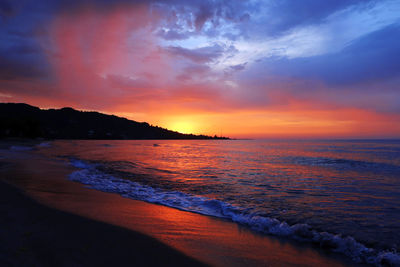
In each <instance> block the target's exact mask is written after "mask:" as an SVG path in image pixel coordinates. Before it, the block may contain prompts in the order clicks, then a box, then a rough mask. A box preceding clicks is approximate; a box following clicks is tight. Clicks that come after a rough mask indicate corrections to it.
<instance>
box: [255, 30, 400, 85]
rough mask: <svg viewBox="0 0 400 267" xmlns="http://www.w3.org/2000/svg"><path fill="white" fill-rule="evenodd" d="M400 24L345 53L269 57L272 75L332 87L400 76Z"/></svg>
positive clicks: (364, 39)
mask: <svg viewBox="0 0 400 267" xmlns="http://www.w3.org/2000/svg"><path fill="white" fill-rule="evenodd" d="M398 47H400V24H393V25H390V26H388V27H385V28H384V29H381V30H378V31H375V32H373V33H371V34H368V35H366V36H363V37H361V38H359V39H357V40H355V41H353V42H352V43H350V44H349V45H348V46H347V47H345V48H344V49H343V50H341V51H339V52H337V53H332V54H324V55H318V56H312V57H303V58H294V59H287V58H266V59H265V60H264V61H263V63H262V64H261V66H259V67H264V68H266V69H267V70H268V73H270V75H271V74H272V75H279V76H286V77H296V78H301V79H316V80H320V81H322V82H324V83H326V84H328V85H332V86H345V85H351V84H357V83H366V82H371V81H379V80H386V79H390V78H393V77H396V76H398V75H399V74H400V54H399V53H398Z"/></svg>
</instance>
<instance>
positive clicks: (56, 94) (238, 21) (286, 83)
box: [0, 0, 400, 138]
mask: <svg viewBox="0 0 400 267" xmlns="http://www.w3.org/2000/svg"><path fill="white" fill-rule="evenodd" d="M399 49H400V1H399V0H381V1H376V0H370V1H369V0H327V1H316V0H302V1H298V0H281V1H279V0H250V1H244V0H243V1H228V0H192V1H184V0H170V1H167V0H160V1H152V0H138V1H128V0H115V1H111V0H80V1H78V0H59V1H56V0H35V1H34V0H19V1H7V0H0V102H24V103H28V104H31V105H35V106H39V107H41V108H60V107H65V106H69V107H73V108H76V109H80V110H96V111H100V112H104V113H107V114H116V115H118V116H123V117H127V118H129V119H133V120H136V121H146V122H148V123H150V124H152V125H158V126H161V127H165V128H168V129H172V130H176V131H180V132H184V133H195V134H209V135H214V134H216V135H224V136H230V137H235V138H400V50H399Z"/></svg>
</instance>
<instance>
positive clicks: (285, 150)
mask: <svg viewBox="0 0 400 267" xmlns="http://www.w3.org/2000/svg"><path fill="white" fill-rule="evenodd" d="M14 149H16V150H18V149H23V148H21V147H20V148H18V147H15V148H14ZM36 149H37V150H38V152H39V153H41V154H43V155H45V156H48V157H53V158H57V159H62V160H65V161H66V162H68V164H71V165H73V166H75V167H76V170H75V171H74V172H73V173H71V174H70V176H69V179H70V180H72V181H76V182H79V183H82V184H84V185H86V186H87V187H90V188H93V189H96V190H100V191H104V192H112V193H115V194H119V195H121V196H123V197H126V198H131V199H136V200H141V201H146V202H150V203H155V204H159V205H165V206H168V207H172V208H176V209H179V210H184V211H189V212H195V213H199V214H203V215H205V216H213V217H218V218H224V219H226V220H230V221H232V222H235V223H237V224H240V225H242V226H244V227H248V228H250V229H252V230H253V231H254V232H257V233H259V234H262V235H274V236H279V237H281V238H285V239H288V240H296V242H304V243H309V244H311V245H312V246H316V247H319V248H321V249H323V250H328V251H330V252H333V253H339V254H342V255H344V256H345V257H349V258H350V259H351V260H353V261H354V262H357V263H366V264H371V265H376V266H400V252H399V250H400V140H123V141H115V140H113V141H98V140H96V141H81V140H77V141H74V140H58V141H52V142H44V143H42V144H40V145H38V146H37V147H36Z"/></svg>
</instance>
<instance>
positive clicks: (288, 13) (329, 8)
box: [250, 0, 376, 35]
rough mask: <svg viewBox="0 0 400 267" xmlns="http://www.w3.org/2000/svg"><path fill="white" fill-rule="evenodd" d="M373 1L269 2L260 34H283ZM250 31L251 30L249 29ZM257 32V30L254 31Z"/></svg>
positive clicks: (261, 22) (364, 5)
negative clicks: (351, 7) (348, 8)
mask: <svg viewBox="0 0 400 267" xmlns="http://www.w3.org/2000/svg"><path fill="white" fill-rule="evenodd" d="M374 2H376V1H374V0H335V1H315V0H302V1H296V0H283V1H270V2H269V4H267V8H266V9H265V14H262V16H263V19H262V20H261V21H260V22H259V23H260V24H259V26H260V27H259V28H258V30H259V31H260V33H261V34H268V35H276V34H280V33H283V32H285V31H287V30H289V29H291V28H293V27H297V26H304V25H309V24H319V23H321V22H322V21H324V20H325V19H326V17H328V16H329V15H331V14H333V13H335V12H337V11H339V10H342V9H345V8H347V7H350V6H355V5H358V8H365V7H367V6H370V5H372V4H373V3H374ZM250 30H251V29H250ZM256 30H257V29H256Z"/></svg>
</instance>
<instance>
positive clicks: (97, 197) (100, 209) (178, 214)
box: [1, 152, 354, 266]
mask: <svg viewBox="0 0 400 267" xmlns="http://www.w3.org/2000/svg"><path fill="white" fill-rule="evenodd" d="M6 153H7V152H6ZM1 160H2V161H4V156H3V159H1ZM6 161H8V162H10V163H9V165H8V167H6V168H4V167H3V168H1V169H2V171H1V172H2V177H5V178H6V180H7V181H8V182H10V183H12V184H15V185H17V186H18V187H19V188H21V189H22V190H23V191H24V192H26V194H27V195H29V196H30V197H32V198H33V199H35V200H36V201H38V202H39V203H41V204H43V205H46V206H50V207H51V208H53V209H57V210H62V211H65V212H69V213H72V214H77V215H79V216H83V217H87V218H89V219H93V220H96V221H101V222H104V223H107V224H111V225H115V226H119V227H123V228H126V229H129V230H130V231H136V232H140V233H142V234H144V235H146V236H151V237H153V238H156V239H158V240H160V241H161V242H163V243H165V244H166V245H168V246H170V247H172V248H174V249H176V250H179V251H180V252H181V253H184V254H186V255H189V256H190V257H193V258H196V259H197V260H200V261H202V262H205V263H207V264H210V265H215V266H245V265H253V266H263V265H264V266H265V265H268V266H283V265H284V266H321V265H322V266H346V265H352V266H354V263H349V262H347V261H345V260H343V259H341V258H338V256H337V255H324V253H322V252H320V251H317V250H316V249H314V248H311V247H309V246H306V245H304V244H295V243H293V242H287V241H284V240H281V239H278V238H273V237H269V236H268V237H267V236H261V235H258V234H254V233H253V232H251V231H250V230H248V229H246V228H243V227H240V226H238V225H237V224H234V223H231V222H227V221H225V220H221V219H217V218H212V217H208V216H203V215H199V214H194V213H190V212H184V211H179V210H176V209H172V208H168V207H165V206H160V205H154V204H149V203H145V202H141V201H135V200H131V199H126V198H123V197H120V196H119V195H116V194H110V193H104V192H100V191H96V190H93V189H88V188H85V187H84V186H83V185H82V184H78V183H75V182H71V181H69V180H67V178H66V176H67V175H68V174H69V173H71V172H72V171H73V168H72V167H71V166H69V165H66V163H65V162H63V161H62V160H60V161H54V160H49V159H44V158H38V157H37V156H33V155H31V154H29V153H14V156H13V157H8V158H7V160H6ZM70 216H76V215H70ZM115 226H113V227H115ZM127 231H128V230H127ZM99 238H101V235H99ZM172 251H174V250H172ZM148 252H149V253H150V254H153V253H154V254H157V255H158V253H159V252H157V251H156V250H152V248H149V249H148ZM171 255H173V254H171ZM182 257H184V256H182ZM139 265H140V264H139ZM156 265H157V264H156ZM164 265H165V264H164ZM175 265H176V264H175Z"/></svg>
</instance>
